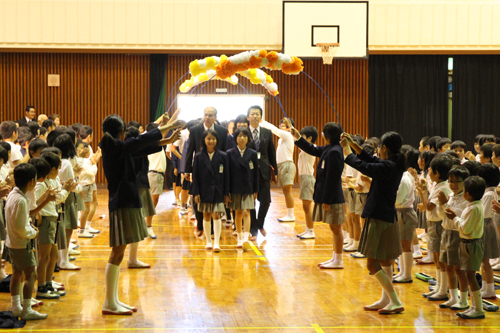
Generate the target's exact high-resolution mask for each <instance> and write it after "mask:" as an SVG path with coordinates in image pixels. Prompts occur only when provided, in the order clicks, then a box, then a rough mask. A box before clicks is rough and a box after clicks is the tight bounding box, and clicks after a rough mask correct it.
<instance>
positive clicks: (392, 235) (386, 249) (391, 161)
mask: <svg viewBox="0 0 500 333" xmlns="http://www.w3.org/2000/svg"><path fill="white" fill-rule="evenodd" d="M341 145H342V147H344V153H345V155H346V156H347V157H346V159H345V162H346V163H347V164H349V165H350V166H352V167H353V168H354V169H356V170H358V171H359V172H361V173H363V174H365V175H367V176H368V177H371V178H372V184H371V187H370V191H369V192H368V197H367V199H366V205H365V208H364V210H363V214H362V215H361V216H362V217H363V218H364V219H365V225H364V227H363V232H362V234H361V240H360V244H359V245H360V247H359V251H360V252H361V253H362V254H364V255H365V256H366V257H367V258H368V260H367V266H368V270H369V271H370V273H372V275H373V276H374V277H375V278H376V279H377V281H378V282H379V283H380V285H381V286H382V299H380V300H379V301H378V302H375V303H374V304H371V305H367V306H365V307H364V309H365V310H366V311H378V312H379V313H381V314H389V313H399V312H402V311H404V307H403V304H402V303H401V301H400V300H399V298H398V295H397V293H396V291H395V290H394V287H393V285H392V267H393V266H394V259H396V258H397V257H398V256H399V255H400V254H401V253H402V249H401V241H400V237H399V226H398V224H397V223H395V222H396V220H397V217H396V216H397V215H396V206H395V204H396V196H397V193H398V188H399V184H400V182H401V178H402V177H403V173H404V172H405V169H406V167H405V156H404V154H402V153H401V146H402V145H403V139H402V138H401V136H400V135H399V134H398V133H396V132H387V133H385V134H384V135H383V136H382V139H381V145H382V147H381V148H380V150H379V156H380V157H381V158H378V157H375V156H370V155H369V154H368V153H366V152H365V151H364V150H363V149H362V148H361V147H360V146H359V145H358V144H356V143H355V142H354V141H353V140H352V138H351V136H350V135H349V134H344V135H343V139H342V142H341ZM351 148H352V149H353V150H354V151H355V152H356V154H357V155H355V154H353V153H352V150H351Z"/></svg>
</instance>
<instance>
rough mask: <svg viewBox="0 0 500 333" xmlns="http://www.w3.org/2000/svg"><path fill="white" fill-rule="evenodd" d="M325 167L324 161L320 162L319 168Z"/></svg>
mask: <svg viewBox="0 0 500 333" xmlns="http://www.w3.org/2000/svg"><path fill="white" fill-rule="evenodd" d="M324 168H325V161H323V162H321V169H324Z"/></svg>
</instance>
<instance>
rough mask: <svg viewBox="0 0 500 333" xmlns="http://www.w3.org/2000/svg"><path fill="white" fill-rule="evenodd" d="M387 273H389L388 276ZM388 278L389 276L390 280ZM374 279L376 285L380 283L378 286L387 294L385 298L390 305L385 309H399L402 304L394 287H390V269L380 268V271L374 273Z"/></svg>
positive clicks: (389, 267) (388, 267)
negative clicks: (387, 298)
mask: <svg viewBox="0 0 500 333" xmlns="http://www.w3.org/2000/svg"><path fill="white" fill-rule="evenodd" d="M389 272H390V273H389ZM387 273H389V275H388V274H387ZM389 276H390V278H389ZM374 277H375V278H376V279H377V281H378V283H380V285H381V286H382V288H383V289H384V290H385V292H386V293H387V296H388V297H389V299H390V303H389V304H388V305H387V307H394V306H397V307H400V306H402V303H401V301H400V300H399V297H398V294H397V293H396V290H395V289H394V286H393V285H392V267H391V266H387V268H386V267H382V270H380V271H378V272H377V273H375V274H374Z"/></svg>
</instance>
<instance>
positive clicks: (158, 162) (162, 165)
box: [148, 149, 167, 173]
mask: <svg viewBox="0 0 500 333" xmlns="http://www.w3.org/2000/svg"><path fill="white" fill-rule="evenodd" d="M148 160H149V171H151V170H153V171H157V172H161V173H164V172H165V170H167V156H166V155H165V152H164V151H163V149H162V150H160V151H159V152H157V153H154V154H151V155H148Z"/></svg>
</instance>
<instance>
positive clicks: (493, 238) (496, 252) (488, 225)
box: [481, 217, 500, 259]
mask: <svg viewBox="0 0 500 333" xmlns="http://www.w3.org/2000/svg"><path fill="white" fill-rule="evenodd" d="M481 239H482V240H483V246H484V254H483V259H496V258H498V257H499V256H500V249H499V246H500V240H499V236H498V229H497V227H496V225H495V222H494V221H493V219H492V218H491V217H490V218H485V219H484V231H483V237H481Z"/></svg>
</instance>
